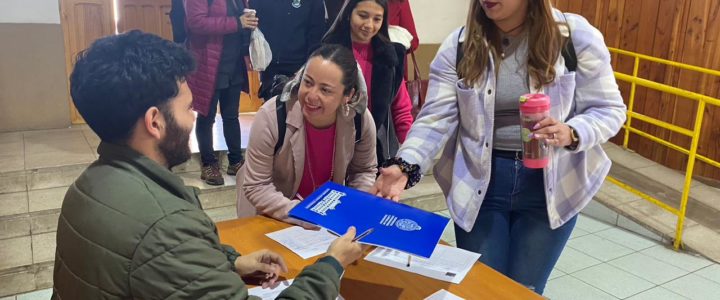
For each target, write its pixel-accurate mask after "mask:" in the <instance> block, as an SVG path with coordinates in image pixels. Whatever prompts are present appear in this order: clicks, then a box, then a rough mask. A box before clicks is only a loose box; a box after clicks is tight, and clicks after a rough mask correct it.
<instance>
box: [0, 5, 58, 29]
mask: <svg viewBox="0 0 720 300" xmlns="http://www.w3.org/2000/svg"><path fill="white" fill-rule="evenodd" d="M0 23H36V24H60V3H59V1H58V0H0Z"/></svg>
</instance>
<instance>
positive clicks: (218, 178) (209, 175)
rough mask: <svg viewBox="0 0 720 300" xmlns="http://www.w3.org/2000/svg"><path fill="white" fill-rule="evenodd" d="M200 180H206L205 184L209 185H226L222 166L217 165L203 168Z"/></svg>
mask: <svg viewBox="0 0 720 300" xmlns="http://www.w3.org/2000/svg"><path fill="white" fill-rule="evenodd" d="M200 179H202V180H205V183H207V184H209V185H223V184H225V179H223V176H222V173H220V166H219V165H218V164H217V163H214V164H210V165H205V166H203V167H202V171H200Z"/></svg>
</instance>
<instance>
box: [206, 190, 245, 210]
mask: <svg viewBox="0 0 720 300" xmlns="http://www.w3.org/2000/svg"><path fill="white" fill-rule="evenodd" d="M200 203H202V206H203V208H204V209H211V208H218V207H223V206H230V205H235V204H236V203H237V190H236V189H234V188H233V189H225V190H220V191H213V192H209V193H202V194H200Z"/></svg>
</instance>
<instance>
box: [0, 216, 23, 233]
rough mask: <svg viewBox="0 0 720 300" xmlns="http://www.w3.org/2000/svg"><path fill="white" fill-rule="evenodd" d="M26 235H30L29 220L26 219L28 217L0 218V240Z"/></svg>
mask: <svg viewBox="0 0 720 300" xmlns="http://www.w3.org/2000/svg"><path fill="white" fill-rule="evenodd" d="M28 235H30V218H28V215H16V216H12V217H1V218H0V239H8V238H14V237H21V236H28Z"/></svg>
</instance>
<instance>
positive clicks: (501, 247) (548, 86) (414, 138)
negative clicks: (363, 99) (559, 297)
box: [372, 0, 626, 294]
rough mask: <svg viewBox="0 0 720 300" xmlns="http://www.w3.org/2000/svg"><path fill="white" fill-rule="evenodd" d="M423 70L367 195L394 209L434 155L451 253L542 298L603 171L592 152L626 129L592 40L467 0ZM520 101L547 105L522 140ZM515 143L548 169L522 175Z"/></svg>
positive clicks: (545, 20) (534, 13) (502, 2)
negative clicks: (423, 93)
mask: <svg viewBox="0 0 720 300" xmlns="http://www.w3.org/2000/svg"><path fill="white" fill-rule="evenodd" d="M563 52H564V53H563ZM573 54H574V55H573ZM459 55H462V57H459ZM430 70H431V71H430V82H429V88H428V97H427V103H426V104H425V106H424V107H423V108H422V110H421V111H420V114H419V115H418V119H417V121H416V122H415V124H413V126H412V129H411V130H410V133H409V136H408V139H407V140H406V141H405V143H404V144H403V145H402V148H401V149H400V151H399V153H398V156H397V157H395V158H393V159H391V160H389V161H388V162H387V163H386V164H385V165H383V167H384V168H383V169H382V170H381V172H380V173H381V175H380V177H379V178H378V181H377V182H376V185H375V188H374V189H373V191H372V192H374V193H376V194H379V195H381V196H384V197H388V198H392V199H395V200H396V199H398V196H399V194H400V192H401V191H402V190H403V189H404V188H409V187H412V186H413V185H414V184H416V183H417V181H418V180H419V179H420V174H422V172H424V171H426V170H427V169H428V168H429V167H430V166H431V165H432V164H433V162H434V159H435V155H436V154H437V153H438V152H439V151H440V149H442V148H443V147H444V151H443V154H442V156H441V158H440V160H439V161H438V163H437V164H436V165H435V172H434V174H435V178H436V179H437V182H438V184H439V185H440V186H441V188H442V190H443V192H444V194H445V196H446V198H447V203H448V208H449V210H450V214H451V215H452V218H453V220H454V221H455V235H456V237H457V244H458V247H460V248H463V249H467V250H470V251H475V252H478V253H481V254H482V256H481V258H480V261H482V262H483V263H485V264H487V265H489V266H490V267H492V268H494V269H495V270H498V271H499V272H502V273H503V274H505V275H507V276H508V277H510V278H512V279H514V280H515V281H517V282H519V283H521V284H523V285H525V286H527V287H530V288H532V289H534V290H535V292H537V293H539V294H542V292H543V290H544V288H545V284H546V282H547V279H548V276H549V275H550V272H551V271H552V269H553V267H554V266H555V263H556V262H557V260H558V258H559V257H560V253H561V252H562V250H563V248H564V247H565V244H566V242H567V240H568V238H569V236H570V233H571V232H572V229H573V227H574V226H575V221H576V219H577V214H578V213H579V212H580V211H581V210H582V209H583V207H585V206H586V205H587V204H588V202H590V201H591V200H592V197H593V195H595V193H597V191H598V190H599V189H600V186H601V184H602V182H603V180H604V179H605V176H606V175H607V173H608V171H609V169H610V160H609V159H608V157H607V156H606V155H605V153H604V152H603V150H602V147H601V144H602V143H604V142H606V141H607V140H608V139H610V138H611V137H613V136H614V135H615V134H616V133H617V132H618V130H619V129H620V128H621V126H622V124H623V122H624V121H625V112H626V109H625V105H624V104H623V101H622V98H621V95H620V92H619V91H618V86H617V84H616V82H615V78H614V76H613V71H612V68H611V65H610V53H609V52H608V49H607V47H606V46H605V43H604V41H603V37H602V34H601V33H600V32H599V31H598V30H597V29H596V28H594V27H593V26H592V25H590V24H589V23H588V21H587V20H585V19H584V18H583V17H581V16H578V15H573V14H563V13H562V12H560V11H558V10H555V9H553V8H552V6H551V5H550V1H549V0H491V1H478V0H475V1H472V2H471V5H470V11H469V15H468V19H467V23H466V26H464V27H463V28H461V29H458V30H456V31H455V32H453V33H452V34H451V35H450V36H449V37H448V38H447V39H446V40H445V42H444V43H443V44H442V46H441V47H440V50H439V52H438V54H437V56H436V58H435V59H434V60H433V62H432V65H431V67H430ZM527 93H542V94H545V95H547V96H548V97H549V98H550V116H549V117H546V118H544V119H542V120H541V121H539V122H537V123H536V124H535V125H534V131H532V134H531V135H528V136H523V134H522V130H521V126H520V113H519V101H518V100H519V98H520V96H521V95H524V94H527ZM523 138H525V139H527V138H531V139H536V140H539V141H541V142H542V143H545V144H546V145H548V146H549V147H550V163H549V164H548V165H547V167H545V168H542V169H531V168H527V167H524V166H523V161H522V157H523V153H522V140H523Z"/></svg>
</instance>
